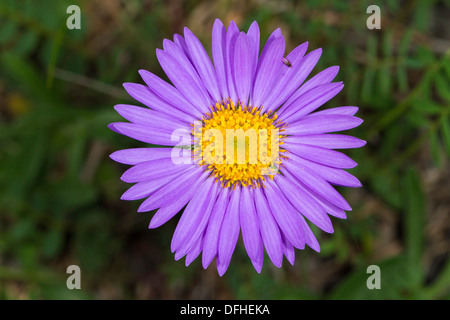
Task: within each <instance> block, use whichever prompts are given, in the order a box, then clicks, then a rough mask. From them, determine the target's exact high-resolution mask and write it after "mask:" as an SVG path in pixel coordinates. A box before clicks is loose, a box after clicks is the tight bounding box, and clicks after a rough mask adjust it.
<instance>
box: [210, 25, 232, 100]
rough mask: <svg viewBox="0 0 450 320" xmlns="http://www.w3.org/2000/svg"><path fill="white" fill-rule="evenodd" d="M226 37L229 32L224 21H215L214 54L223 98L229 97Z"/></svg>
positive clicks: (213, 33) (213, 35) (213, 34)
mask: <svg viewBox="0 0 450 320" xmlns="http://www.w3.org/2000/svg"><path fill="white" fill-rule="evenodd" d="M226 38H227V32H226V30H225V27H224V26H223V23H222V21H220V20H219V19H216V21H214V26H213V32H212V56H213V60H214V67H215V70H216V75H217V83H218V85H219V88H220V92H221V94H222V99H225V98H228V97H229V94H228V84H227V63H226V51H225V50H226Z"/></svg>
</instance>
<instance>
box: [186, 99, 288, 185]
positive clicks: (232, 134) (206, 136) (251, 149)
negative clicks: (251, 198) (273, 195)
mask: <svg viewBox="0 0 450 320" xmlns="http://www.w3.org/2000/svg"><path fill="white" fill-rule="evenodd" d="M210 109H211V112H209V113H206V114H205V115H204V116H203V118H202V119H201V120H202V121H201V122H199V123H196V124H192V126H193V135H194V140H195V146H194V160H196V161H197V163H198V164H199V165H204V166H206V168H207V170H209V171H211V174H212V176H213V177H215V179H216V182H218V183H220V185H221V186H222V187H224V188H227V187H230V188H233V189H234V188H236V186H238V185H240V186H251V187H253V188H255V187H258V188H260V187H261V186H263V182H264V181H265V179H266V178H267V177H268V178H269V179H273V177H274V175H275V174H277V173H278V168H279V166H280V164H281V159H283V158H286V156H284V155H281V154H280V153H285V152H286V150H284V149H282V148H281V147H280V146H281V145H282V144H283V140H284V138H285V137H286V136H285V135H282V134H281V132H283V131H284V124H283V123H282V122H281V121H279V120H277V115H276V113H275V112H265V113H263V112H261V108H256V107H252V106H243V105H242V104H241V103H238V104H237V105H236V104H235V103H234V102H232V101H230V100H229V99H228V100H224V101H219V102H218V103H217V104H216V105H215V106H211V108H210Z"/></svg>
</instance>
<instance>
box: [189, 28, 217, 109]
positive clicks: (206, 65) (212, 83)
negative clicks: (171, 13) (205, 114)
mask: <svg viewBox="0 0 450 320" xmlns="http://www.w3.org/2000/svg"><path fill="white" fill-rule="evenodd" d="M184 37H185V39H186V45H187V47H188V50H189V53H190V56H191V59H192V63H193V64H194V66H195V68H196V70H197V72H198V74H199V76H200V78H201V79H202V80H203V83H204V84H205V87H206V89H207V90H208V91H209V93H210V94H211V97H212V98H213V99H214V100H215V101H217V100H219V99H220V96H221V95H220V90H219V86H218V84H217V79H216V73H215V72H214V68H213V65H212V63H211V59H210V58H209V57H208V54H207V53H206V50H205V48H204V47H203V45H202V44H201V42H200V40H198V38H197V37H196V36H195V35H194V34H193V33H192V32H191V30H189V29H188V28H184Z"/></svg>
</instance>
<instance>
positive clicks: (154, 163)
mask: <svg viewBox="0 0 450 320" xmlns="http://www.w3.org/2000/svg"><path fill="white" fill-rule="evenodd" d="M196 167H197V166H196V165H193V164H174V163H173V162H172V158H161V159H155V160H150V161H147V162H143V163H140V164H137V165H135V166H133V167H131V168H130V169H128V170H127V171H125V172H124V173H123V175H122V177H121V178H120V179H122V181H124V182H127V183H135V182H141V181H146V180H150V179H158V178H162V177H164V176H168V175H171V174H174V173H180V172H183V171H186V170H189V169H192V168H196Z"/></svg>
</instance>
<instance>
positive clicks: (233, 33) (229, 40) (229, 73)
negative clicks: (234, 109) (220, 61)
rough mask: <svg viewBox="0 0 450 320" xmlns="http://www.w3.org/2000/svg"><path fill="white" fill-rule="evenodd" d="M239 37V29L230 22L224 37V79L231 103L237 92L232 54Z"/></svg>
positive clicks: (234, 99)
mask: <svg viewBox="0 0 450 320" xmlns="http://www.w3.org/2000/svg"><path fill="white" fill-rule="evenodd" d="M238 36H239V29H238V27H237V25H236V23H234V21H231V22H230V25H229V26H228V29H227V37H226V49H225V63H226V68H225V70H226V79H227V87H228V95H229V96H228V98H230V99H231V100H232V101H236V99H237V91H236V85H235V83H234V72H233V70H234V54H235V46H236V41H237V38H238Z"/></svg>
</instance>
